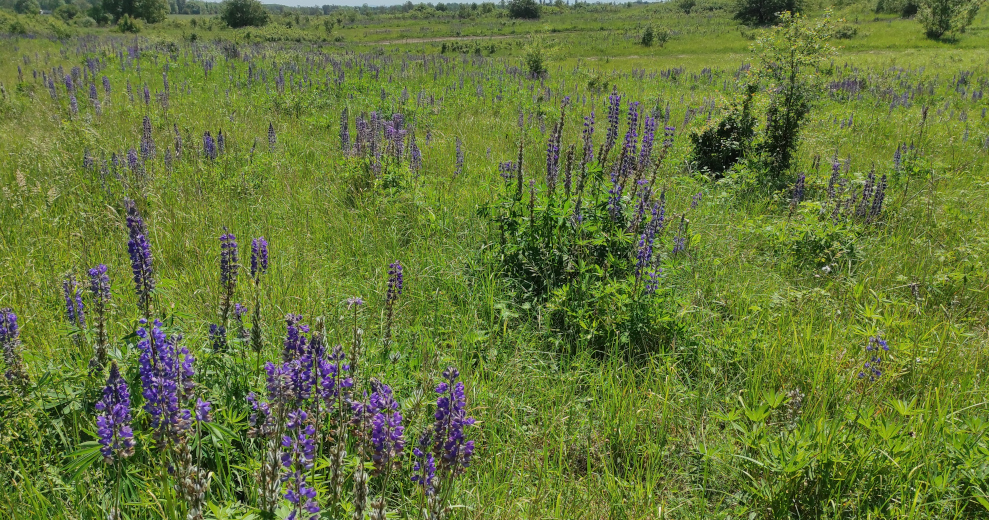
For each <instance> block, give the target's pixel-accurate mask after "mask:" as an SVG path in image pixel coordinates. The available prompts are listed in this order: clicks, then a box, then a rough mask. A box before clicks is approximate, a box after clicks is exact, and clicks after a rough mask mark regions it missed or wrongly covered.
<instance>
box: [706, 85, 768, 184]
mask: <svg viewBox="0 0 989 520" xmlns="http://www.w3.org/2000/svg"><path fill="white" fill-rule="evenodd" d="M756 88H757V86H756V85H755V84H749V85H747V86H746V92H745V94H744V95H743V97H742V99H741V101H740V102H736V103H734V104H732V105H731V107H730V108H729V109H728V111H727V113H726V114H725V116H724V117H722V118H721V119H719V120H715V121H711V122H708V123H707V124H706V125H704V126H703V127H701V128H698V129H694V130H693V131H691V133H690V141H691V143H692V144H693V151H692V153H691V160H692V162H693V163H694V164H695V165H696V166H697V167H698V168H699V169H700V170H702V171H706V172H710V173H712V174H714V175H715V176H716V177H718V176H720V175H721V174H723V173H724V172H725V171H727V170H728V169H729V168H731V167H732V166H734V165H735V163H737V162H738V161H739V160H740V159H741V158H742V157H743V156H745V154H746V153H748V152H749V150H750V149H751V147H752V139H753V137H754V136H755V117H754V116H753V115H752V99H753V96H754V95H755V93H756Z"/></svg>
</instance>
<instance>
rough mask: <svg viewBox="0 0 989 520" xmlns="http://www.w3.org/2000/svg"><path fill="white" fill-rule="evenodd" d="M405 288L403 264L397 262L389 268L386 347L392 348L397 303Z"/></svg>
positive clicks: (386, 298) (386, 300)
mask: <svg viewBox="0 0 989 520" xmlns="http://www.w3.org/2000/svg"><path fill="white" fill-rule="evenodd" d="M403 287H404V277H403V274H402V263H401V262H399V261H398V260H396V261H395V262H394V263H392V264H391V265H389V266H388V293H387V294H386V295H385V313H386V314H385V334H384V341H383V343H384V345H385V346H386V347H388V346H391V341H392V325H393V323H394V319H395V303H396V302H398V297H399V296H401V295H402V289H403Z"/></svg>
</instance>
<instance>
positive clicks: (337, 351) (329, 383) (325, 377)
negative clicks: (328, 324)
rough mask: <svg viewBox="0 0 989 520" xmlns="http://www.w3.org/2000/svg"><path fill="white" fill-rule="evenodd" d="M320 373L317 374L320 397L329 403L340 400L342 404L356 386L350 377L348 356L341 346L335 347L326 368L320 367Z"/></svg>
mask: <svg viewBox="0 0 989 520" xmlns="http://www.w3.org/2000/svg"><path fill="white" fill-rule="evenodd" d="M320 372H321V373H320V374H317V377H318V380H319V381H318V382H319V386H320V390H319V392H320V396H321V397H322V398H323V399H324V400H325V401H327V402H331V401H334V400H339V402H341V403H342V402H343V400H341V399H340V398H341V397H344V396H345V393H346V392H347V391H348V389H350V388H353V386H354V379H353V378H352V377H349V376H348V374H349V373H350V364H348V363H347V355H346V354H345V353H344V352H343V347H341V346H340V345H337V346H335V347H333V351H332V352H330V355H329V357H328V358H327V363H326V366H325V367H320Z"/></svg>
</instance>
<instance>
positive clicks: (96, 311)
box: [89, 264, 110, 370]
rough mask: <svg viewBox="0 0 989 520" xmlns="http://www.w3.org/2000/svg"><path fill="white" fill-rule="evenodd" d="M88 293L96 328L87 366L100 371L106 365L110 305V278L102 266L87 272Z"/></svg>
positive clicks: (105, 268)
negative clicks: (91, 353) (90, 356)
mask: <svg viewBox="0 0 989 520" xmlns="http://www.w3.org/2000/svg"><path fill="white" fill-rule="evenodd" d="M89 292H90V293H91V295H92V302H93V315H94V316H95V319H94V321H93V324H94V325H95V327H96V348H95V349H94V353H93V354H94V355H93V359H92V360H90V362H89V365H90V368H91V369H94V370H96V369H101V368H102V367H103V365H104V363H106V349H107V344H108V343H109V338H108V334H107V308H108V306H109V305H110V277H109V276H107V267H106V266H105V265H103V264H100V265H97V266H96V267H94V268H92V269H90V270H89Z"/></svg>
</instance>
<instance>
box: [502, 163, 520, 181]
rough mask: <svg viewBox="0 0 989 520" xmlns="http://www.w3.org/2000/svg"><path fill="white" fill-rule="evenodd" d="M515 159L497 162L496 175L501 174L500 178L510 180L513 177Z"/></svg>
mask: <svg viewBox="0 0 989 520" xmlns="http://www.w3.org/2000/svg"><path fill="white" fill-rule="evenodd" d="M515 169H516V167H515V161H504V162H500V163H498V175H501V178H502V179H505V180H506V181H510V180H512V179H513V178H514V177H515Z"/></svg>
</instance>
